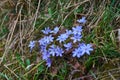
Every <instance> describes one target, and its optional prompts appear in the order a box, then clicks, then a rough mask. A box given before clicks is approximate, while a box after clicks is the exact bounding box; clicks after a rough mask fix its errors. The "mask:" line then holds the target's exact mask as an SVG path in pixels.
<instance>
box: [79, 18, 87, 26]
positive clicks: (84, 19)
mask: <svg viewBox="0 0 120 80" xmlns="http://www.w3.org/2000/svg"><path fill="white" fill-rule="evenodd" d="M86 21H87V20H86V17H82V19H79V20H77V22H79V23H83V24H85V23H86Z"/></svg>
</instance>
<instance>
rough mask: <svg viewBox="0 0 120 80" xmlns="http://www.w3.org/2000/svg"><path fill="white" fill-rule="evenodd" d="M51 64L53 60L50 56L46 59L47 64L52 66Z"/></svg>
mask: <svg viewBox="0 0 120 80" xmlns="http://www.w3.org/2000/svg"><path fill="white" fill-rule="evenodd" d="M51 64H52V61H51V59H50V58H48V59H47V60H46V65H47V67H50V66H51Z"/></svg>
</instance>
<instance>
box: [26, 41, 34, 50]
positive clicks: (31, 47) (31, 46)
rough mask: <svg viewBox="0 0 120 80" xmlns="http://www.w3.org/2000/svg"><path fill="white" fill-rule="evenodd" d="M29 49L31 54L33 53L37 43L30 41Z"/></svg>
mask: <svg viewBox="0 0 120 80" xmlns="http://www.w3.org/2000/svg"><path fill="white" fill-rule="evenodd" d="M28 47H30V52H31V51H32V49H33V48H34V47H35V41H30V44H29V45H28Z"/></svg>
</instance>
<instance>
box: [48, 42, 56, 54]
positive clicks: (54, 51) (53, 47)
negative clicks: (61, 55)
mask: <svg viewBox="0 0 120 80" xmlns="http://www.w3.org/2000/svg"><path fill="white" fill-rule="evenodd" d="M48 50H49V53H50V54H51V55H52V56H55V54H56V45H54V44H53V45H51V46H50V48H49V49H48Z"/></svg>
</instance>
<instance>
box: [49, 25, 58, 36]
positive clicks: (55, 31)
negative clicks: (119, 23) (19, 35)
mask: <svg viewBox="0 0 120 80" xmlns="http://www.w3.org/2000/svg"><path fill="white" fill-rule="evenodd" d="M58 31H59V27H57V26H56V27H55V28H54V29H53V30H52V31H51V32H50V33H54V34H57V33H58Z"/></svg>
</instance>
